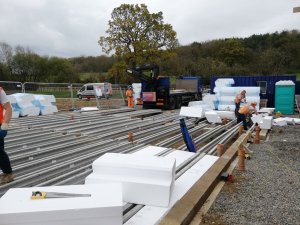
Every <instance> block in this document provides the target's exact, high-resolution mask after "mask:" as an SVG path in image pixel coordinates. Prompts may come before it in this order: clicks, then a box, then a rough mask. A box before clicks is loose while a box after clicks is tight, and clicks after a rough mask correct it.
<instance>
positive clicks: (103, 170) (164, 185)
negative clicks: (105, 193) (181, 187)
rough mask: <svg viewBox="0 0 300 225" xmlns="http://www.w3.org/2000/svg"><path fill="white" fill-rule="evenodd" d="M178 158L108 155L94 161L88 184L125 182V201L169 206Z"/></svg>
mask: <svg viewBox="0 0 300 225" xmlns="http://www.w3.org/2000/svg"><path fill="white" fill-rule="evenodd" d="M175 166H176V162H175V159H168V158H164V157H157V156H147V157H143V156H139V155H134V154H119V153H106V154H104V155H103V156H101V157H100V158H98V159H97V160H95V161H94V162H93V173H92V174H91V175H89V176H88V177H87V178H86V180H85V183H86V184H100V183H103V182H119V183H122V191H123V199H124V201H126V202H130V203H135V204H144V205H154V206H163V207H166V206H168V205H169V201H170V196H171V193H172V190H173V186H174V181H175Z"/></svg>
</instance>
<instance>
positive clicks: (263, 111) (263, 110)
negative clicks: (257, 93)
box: [257, 108, 275, 115]
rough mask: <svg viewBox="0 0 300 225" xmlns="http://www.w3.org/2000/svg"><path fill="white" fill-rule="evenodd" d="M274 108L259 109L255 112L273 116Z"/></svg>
mask: <svg viewBox="0 0 300 225" xmlns="http://www.w3.org/2000/svg"><path fill="white" fill-rule="evenodd" d="M274 110H275V108H261V109H260V110H258V111H257V112H259V113H268V114H269V115H271V114H273V112H274Z"/></svg>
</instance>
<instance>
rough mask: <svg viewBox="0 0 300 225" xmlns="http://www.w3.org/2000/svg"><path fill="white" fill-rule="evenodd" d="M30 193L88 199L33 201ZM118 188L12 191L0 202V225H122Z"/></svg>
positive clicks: (70, 187) (103, 186)
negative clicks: (45, 193)
mask: <svg viewBox="0 0 300 225" xmlns="http://www.w3.org/2000/svg"><path fill="white" fill-rule="evenodd" d="M32 191H42V192H61V193H76V194H91V197H76V198H49V199H48V198H46V199H38V200H32V199H31V198H30V197H31V193H32ZM122 206H123V203H122V191H121V185H120V184H115V183H105V184H101V185H70V186H52V187H30V188H12V189H10V190H8V191H7V192H6V194H5V195H4V196H2V198H1V199H0V225H33V224H43V225H86V224H89V225H98V224H106V225H118V224H120V225H121V224H123V216H122V213H123V208H122Z"/></svg>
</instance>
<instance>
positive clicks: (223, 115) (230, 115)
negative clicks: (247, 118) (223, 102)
mask: <svg viewBox="0 0 300 225" xmlns="http://www.w3.org/2000/svg"><path fill="white" fill-rule="evenodd" d="M216 113H217V114H218V116H219V117H221V119H224V118H227V119H230V120H234V119H235V113H234V112H232V111H216Z"/></svg>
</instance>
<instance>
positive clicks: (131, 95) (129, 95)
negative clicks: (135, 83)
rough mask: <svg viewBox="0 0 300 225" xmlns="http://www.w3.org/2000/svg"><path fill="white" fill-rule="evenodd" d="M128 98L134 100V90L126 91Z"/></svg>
mask: <svg viewBox="0 0 300 225" xmlns="http://www.w3.org/2000/svg"><path fill="white" fill-rule="evenodd" d="M126 97H129V98H132V97H133V90H130V89H129V90H127V91H126Z"/></svg>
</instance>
